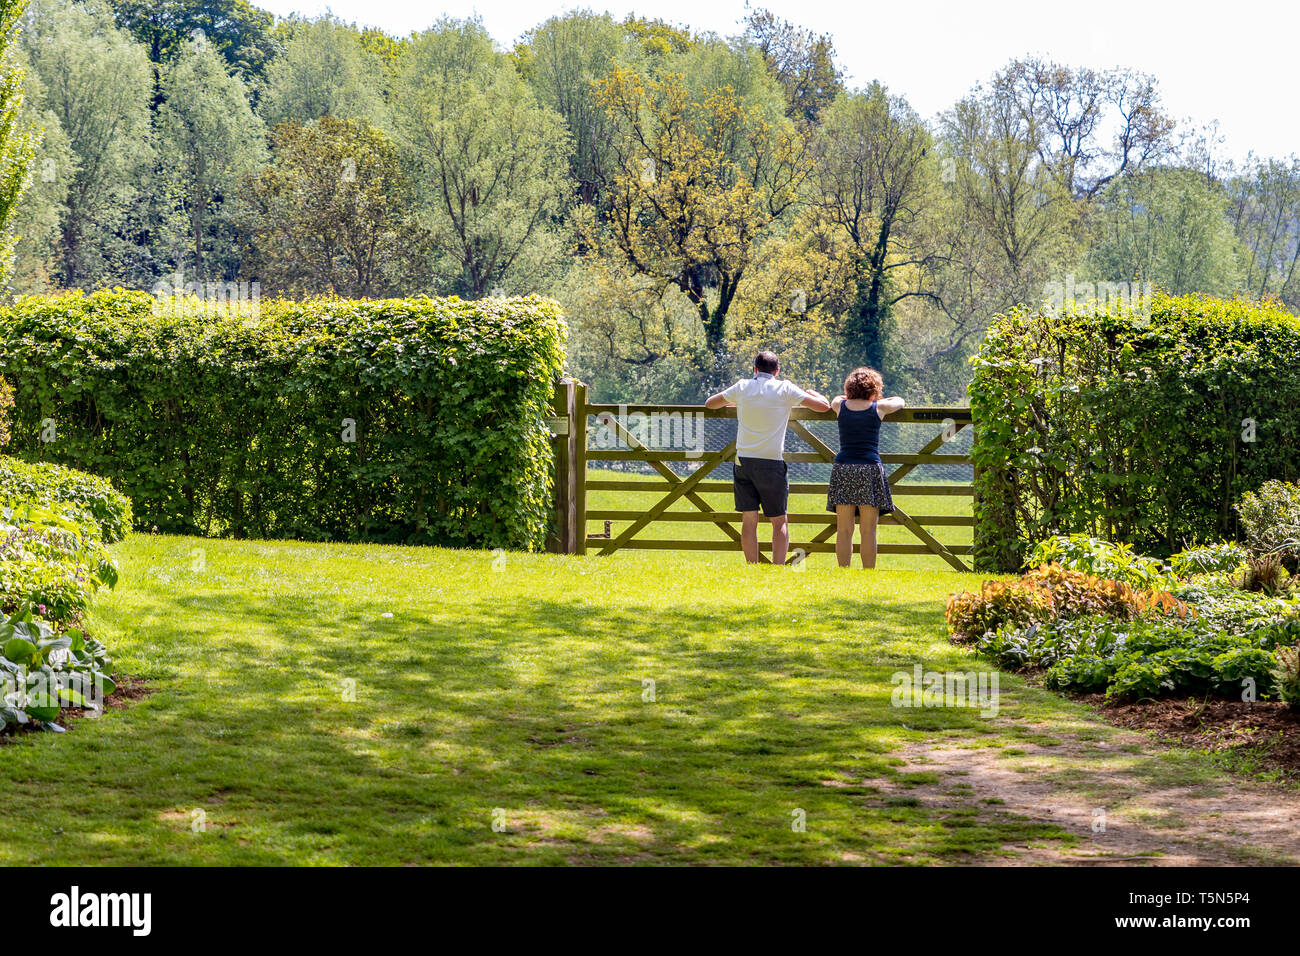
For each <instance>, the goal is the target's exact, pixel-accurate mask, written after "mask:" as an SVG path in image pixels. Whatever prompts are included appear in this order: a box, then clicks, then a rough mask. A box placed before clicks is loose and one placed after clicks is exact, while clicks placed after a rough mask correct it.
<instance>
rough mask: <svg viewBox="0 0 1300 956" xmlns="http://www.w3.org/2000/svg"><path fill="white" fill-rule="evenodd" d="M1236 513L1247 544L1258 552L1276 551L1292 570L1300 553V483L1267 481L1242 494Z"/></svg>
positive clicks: (1272, 552)
mask: <svg viewBox="0 0 1300 956" xmlns="http://www.w3.org/2000/svg"><path fill="white" fill-rule="evenodd" d="M1237 514H1238V516H1239V517H1240V518H1241V526H1242V528H1243V529H1244V530H1245V532H1246V544H1247V545H1248V546H1249V547H1250V549H1251V550H1252V551H1254V552H1256V553H1257V554H1276V555H1278V556H1279V557H1281V558H1282V559H1283V560H1284V561H1285V562H1286V563H1287V565H1288V566H1289V567H1290V568H1291V570H1292V571H1294V570H1296V559H1297V556H1300V485H1297V484H1294V483H1292V482H1289V481H1266V482H1264V484H1262V485H1260V487H1259V490H1258V491H1250V492H1247V493H1246V494H1244V495H1242V496H1241V501H1239V502H1238V503H1237Z"/></svg>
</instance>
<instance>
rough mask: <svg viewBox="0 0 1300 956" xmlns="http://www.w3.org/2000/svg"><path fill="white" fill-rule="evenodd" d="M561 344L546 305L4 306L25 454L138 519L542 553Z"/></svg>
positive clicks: (139, 301) (85, 300)
mask: <svg viewBox="0 0 1300 956" xmlns="http://www.w3.org/2000/svg"><path fill="white" fill-rule="evenodd" d="M564 337H565V326H564V321H563V319H562V317H561V316H560V313H559V307H558V306H557V305H556V304H555V303H553V302H550V301H548V300H543V299H536V298H526V299H489V300H483V301H479V302H462V301H460V300H459V299H455V298H452V299H430V298H418V299H402V300H396V299H393V300H382V301H369V300H367V301H354V300H341V299H336V298H328V299H319V300H313V301H306V302H287V301H270V302H262V303H260V310H258V311H257V312H256V313H255V314H254V313H253V312H251V311H249V312H248V314H245V315H241V314H239V310H238V309H237V308H231V307H218V308H203V307H199V308H197V309H195V308H178V307H176V305H175V300H172V299H158V300H155V299H154V297H152V296H150V295H148V294H146V293H142V292H128V291H123V290H120V289H119V290H113V291H105V292H99V293H93V294H90V295H84V294H81V293H71V294H67V295H61V296H56V297H28V298H24V299H20V300H19V301H18V302H17V303H16V304H14V305H13V306H10V307H7V308H4V309H0V367H2V368H3V373H4V375H5V377H6V378H7V379H8V380H9V381H10V382H11V383H12V384H13V386H14V388H15V390H16V408H15V412H14V424H13V433H14V435H13V447H14V449H15V450H16V453H17V454H18V455H20V456H21V457H23V458H25V459H41V458H44V459H47V460H51V461H56V462H60V463H64V464H69V465H74V466H75V467H77V468H81V469H84V470H86V471H90V472H93V473H95V474H99V475H104V476H107V477H109V478H111V479H112V480H113V482H114V483H115V484H116V485H117V487H119V488H120V489H122V491H124V492H125V493H126V494H127V495H128V496H129V497H130V498H131V501H132V504H133V506H134V512H135V526H136V527H137V528H144V529H149V528H155V527H156V528H157V529H158V530H159V531H164V532H174V533H185V534H204V535H228V536H235V537H292V538H304V539H314V540H322V539H328V540H350V541H355V540H370V541H389V542H411V543H415V542H419V543H431V544H450V545H471V546H487V547H497V546H500V547H511V548H528V547H537V546H540V545H541V544H542V543H543V541H544V538H545V534H546V528H547V523H548V517H549V507H548V504H549V488H550V481H551V476H550V470H551V466H550V441H549V437H548V431H547V428H546V424H545V417H546V416H547V414H548V409H549V404H550V400H551V397H552V394H553V388H554V385H553V383H554V380H555V378H556V376H557V374H558V373H559V371H560V367H561V364H562V361H563V348H564ZM49 439H52V440H49ZM349 439H350V440H349Z"/></svg>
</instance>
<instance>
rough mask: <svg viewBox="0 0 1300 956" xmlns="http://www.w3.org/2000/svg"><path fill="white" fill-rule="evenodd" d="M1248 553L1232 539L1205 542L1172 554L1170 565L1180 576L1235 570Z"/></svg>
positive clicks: (1242, 562)
mask: <svg viewBox="0 0 1300 956" xmlns="http://www.w3.org/2000/svg"><path fill="white" fill-rule="evenodd" d="M1247 554H1248V552H1247V551H1246V549H1245V548H1243V547H1242V546H1241V545H1239V544H1236V543H1235V542H1232V541H1226V542H1221V543H1218V544H1203V545H1199V546H1197V547H1194V548H1184V549H1183V550H1182V551H1179V552H1178V553H1177V554H1174V555H1170V557H1169V567H1170V569H1171V570H1172V571H1173V573H1174V575H1175V576H1176V577H1180V578H1186V577H1191V576H1192V575H1193V574H1212V573H1214V572H1216V571H1235V570H1237V569H1238V568H1239V567H1241V566H1242V565H1243V564H1244V563H1245V562H1246V557H1247Z"/></svg>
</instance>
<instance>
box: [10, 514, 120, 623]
mask: <svg viewBox="0 0 1300 956" xmlns="http://www.w3.org/2000/svg"><path fill="white" fill-rule="evenodd" d="M116 583H117V561H116V560H115V559H114V558H113V556H112V555H111V554H109V552H108V551H107V550H106V549H105V547H104V544H103V541H102V540H101V538H100V527H99V524H98V522H96V521H95V520H94V519H93V518H92V517H91V516H90V515H89V514H88V513H86V512H85V511H83V510H81V509H79V508H78V507H77V506H75V505H71V504H66V503H64V504H59V505H55V506H53V507H43V506H40V505H20V506H17V507H11V506H0V609H2V610H3V611H4V613H5V614H14V613H22V612H23V611H24V610H27V609H29V608H33V609H36V610H37V611H39V613H40V615H41V616H42V617H44V618H46V619H48V620H51V621H54V622H57V623H60V624H64V625H66V624H73V623H77V622H79V621H80V620H81V617H82V614H83V612H84V611H85V609H86V605H87V604H88V603H89V601H90V598H91V595H93V594H94V593H95V591H97V590H99V588H100V587H103V586H108V587H113V586H114V585H115V584H116Z"/></svg>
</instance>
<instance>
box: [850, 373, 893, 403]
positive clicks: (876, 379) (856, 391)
mask: <svg viewBox="0 0 1300 956" xmlns="http://www.w3.org/2000/svg"><path fill="white" fill-rule="evenodd" d="M884 393H885V383H884V380H883V379H881V377H880V373H879V372H877V371H876V370H875V369H874V368H867V367H866V366H863V367H862V368H855V369H854V370H853V371H852V372H850V373H849V377H848V378H846V379H845V380H844V397H845V398H858V399H861V400H862V401H864V402H874V401H876V400H877V399H879V398H880V397H881V396H882V395H883V394H884Z"/></svg>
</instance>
